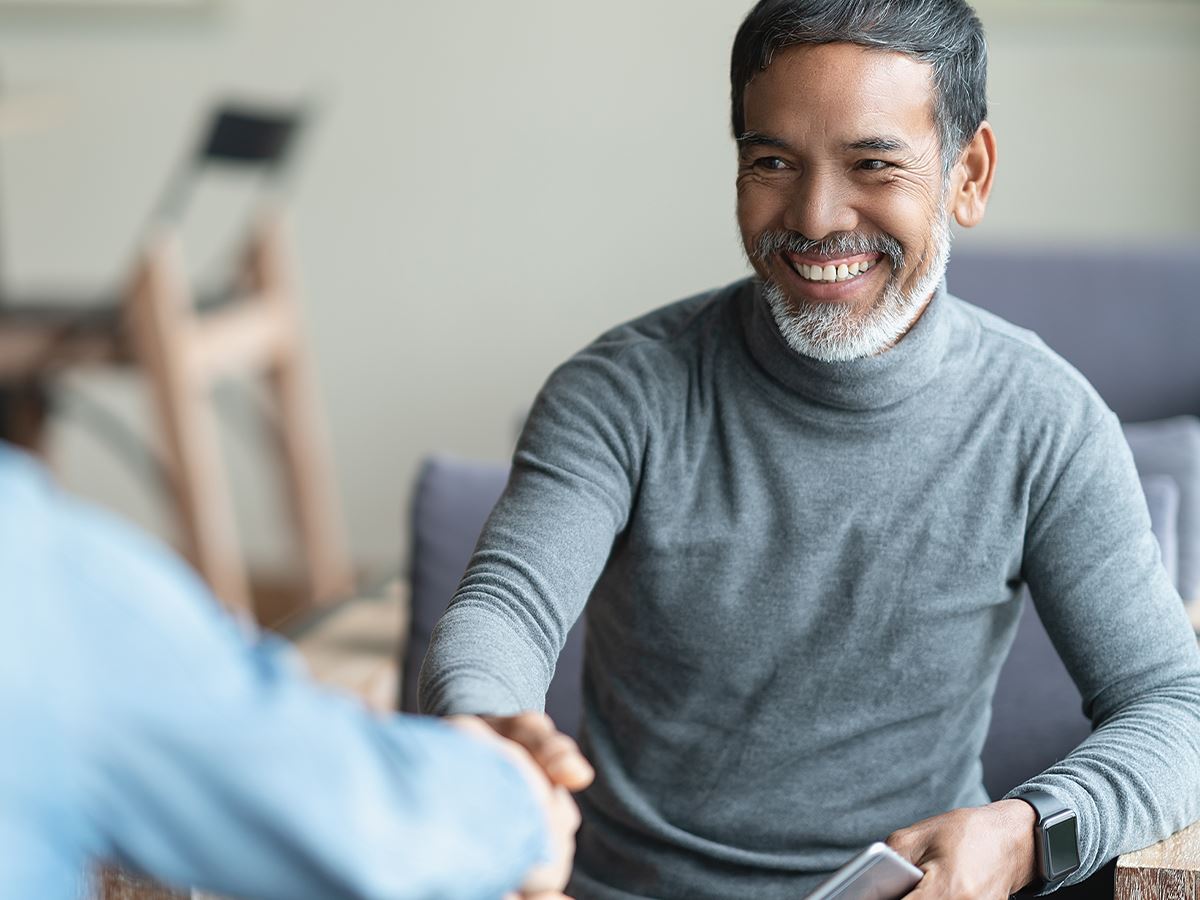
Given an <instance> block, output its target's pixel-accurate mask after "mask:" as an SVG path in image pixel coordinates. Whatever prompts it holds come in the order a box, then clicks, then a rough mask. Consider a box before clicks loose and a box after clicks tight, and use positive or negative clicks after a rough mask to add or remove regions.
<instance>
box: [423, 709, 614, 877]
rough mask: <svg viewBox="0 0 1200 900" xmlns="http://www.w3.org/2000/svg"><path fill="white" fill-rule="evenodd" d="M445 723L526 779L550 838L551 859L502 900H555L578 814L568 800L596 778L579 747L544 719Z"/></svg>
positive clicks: (525, 716)
mask: <svg viewBox="0 0 1200 900" xmlns="http://www.w3.org/2000/svg"><path fill="white" fill-rule="evenodd" d="M446 721H447V722H448V723H449V724H451V725H453V726H455V727H456V728H459V729H461V730H462V731H465V732H467V733H468V734H470V735H471V736H473V737H475V738H476V739H478V740H480V741H483V742H484V743H487V744H489V745H490V746H492V747H493V748H494V749H496V750H497V751H498V752H499V753H501V754H502V755H503V756H504V757H505V758H507V759H508V760H509V761H510V762H511V763H512V764H513V765H515V766H516V767H517V770H518V771H520V772H521V774H522V775H524V776H525V780H526V781H527V782H529V785H530V788H531V789H532V790H533V794H534V796H535V797H536V798H537V800H538V805H539V806H541V808H542V812H543V814H544V816H545V819H546V826H547V830H548V831H549V833H550V846H551V853H552V856H551V859H550V860H549V861H548V862H546V863H544V864H542V865H539V866H536V867H535V868H534V869H532V870H531V871H530V872H528V873H527V874H526V876H525V881H524V882H523V883H522V884H521V889H520V893H518V894H513V895H510V896H509V897H508V898H506V900H513V898H517V897H519V898H524V900H560V898H563V896H564V895H563V893H562V892H563V889H564V888H565V887H566V885H567V879H569V878H570V876H571V864H572V862H573V860H574V858H575V832H576V831H577V830H578V829H579V809H578V807H576V806H575V801H574V800H572V799H571V794H572V793H575V792H578V791H582V790H583V789H584V788H586V787H587V786H588V785H589V784H591V783H592V778H593V776H594V775H595V772H593V771H592V767H591V766H590V765H589V764H588V761H587V760H586V759H584V758H583V754H582V753H581V752H580V751H579V747H578V745H576V743H575V741H573V740H572V739H571V738H569V737H567V736H566V735H565V734H563V733H562V732H560V731H559V730H558V729H557V728H555V727H554V723H553V722H552V721H550V717H549V716H547V715H545V714H544V713H538V712H526V713H520V714H518V715H515V716H486V717H479V716H450V717H449V718H447V719H446Z"/></svg>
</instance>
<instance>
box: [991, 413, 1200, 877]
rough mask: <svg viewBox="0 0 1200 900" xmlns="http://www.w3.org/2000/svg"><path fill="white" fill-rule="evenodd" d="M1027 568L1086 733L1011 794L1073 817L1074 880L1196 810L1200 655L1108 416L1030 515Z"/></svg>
mask: <svg viewBox="0 0 1200 900" xmlns="http://www.w3.org/2000/svg"><path fill="white" fill-rule="evenodd" d="M1026 548H1027V549H1026V559H1025V570H1026V571H1025V574H1026V578H1027V580H1028V583H1029V586H1030V590H1031V592H1032V593H1033V597H1034V600H1035V603H1036V604H1037V608H1038V613H1039V615H1040V616H1041V619H1042V622H1043V623H1044V624H1045V626H1046V630H1047V632H1048V633H1049V635H1050V637H1051V639H1052V640H1053V642H1054V645H1055V647H1056V649H1057V650H1058V652H1059V654H1060V655H1061V656H1062V658H1063V662H1064V663H1065V664H1066V666H1067V669H1068V671H1069V672H1070V673H1071V677H1072V678H1073V679H1074V680H1075V683H1076V685H1077V686H1078V687H1079V690H1080V693H1081V694H1082V696H1083V699H1084V712H1085V713H1086V714H1087V715H1088V716H1089V717H1090V718H1091V720H1092V722H1093V724H1094V726H1095V731H1094V732H1093V734H1092V735H1091V736H1089V737H1088V738H1087V740H1085V741H1084V742H1083V743H1082V744H1081V745H1080V746H1079V748H1078V749H1076V750H1075V751H1074V752H1072V753H1071V754H1070V755H1068V756H1067V758H1066V759H1064V760H1062V761H1061V762H1060V763H1058V764H1056V765H1054V766H1052V767H1051V768H1050V769H1048V770H1047V771H1046V772H1044V773H1043V774H1041V775H1039V776H1037V777H1036V778H1033V779H1031V780H1030V781H1029V782H1027V783H1026V784H1024V785H1021V786H1020V787H1018V788H1017V789H1015V790H1014V791H1013V792H1011V793H1010V796H1017V795H1019V794H1021V793H1022V792H1024V791H1027V790H1032V789H1039V790H1044V791H1046V792H1048V793H1050V794H1052V795H1054V796H1055V797H1057V798H1058V799H1060V800H1061V801H1062V802H1064V803H1065V804H1067V805H1068V806H1069V807H1070V808H1071V809H1073V810H1074V811H1075V813H1076V815H1077V816H1078V817H1079V849H1080V857H1081V867H1080V870H1079V872H1078V873H1077V874H1076V875H1075V876H1073V877H1072V878H1071V879H1069V882H1070V883H1074V882H1075V881H1079V880H1081V879H1082V878H1084V877H1086V876H1087V875H1089V874H1091V873H1092V872H1094V871H1095V870H1096V869H1097V868H1099V867H1100V866H1101V865H1103V864H1104V863H1105V862H1107V861H1108V860H1110V859H1112V858H1114V857H1115V856H1117V855H1119V854H1120V853H1123V852H1126V851H1129V850H1134V849H1136V848H1138V847H1143V846H1146V845H1148V844H1151V843H1153V842H1155V841H1157V840H1160V839H1161V838H1164V837H1166V836H1167V835H1169V834H1171V833H1173V832H1175V831H1178V830H1179V829H1180V828H1182V827H1184V826H1185V825H1187V824H1188V823H1189V822H1192V821H1195V820H1196V819H1197V818H1200V763H1198V760H1200V650H1198V649H1197V646H1196V640H1195V637H1194V635H1193V634H1192V631H1191V628H1190V627H1189V624H1188V621H1187V616H1186V614H1185V612H1184V609H1183V603H1182V601H1181V599H1180V597H1179V594H1178V592H1177V591H1176V590H1175V589H1174V588H1173V586H1172V585H1171V584H1170V582H1169V580H1168V578H1167V575H1166V572H1165V571H1164V569H1163V565H1162V560H1161V555H1160V551H1159V548H1158V545H1157V543H1156V541H1155V539H1154V536H1153V534H1152V533H1151V530H1150V520H1149V515H1148V512H1147V510H1146V503H1145V500H1144V498H1143V496H1142V493H1141V490H1140V487H1139V483H1138V479H1137V473H1136V470H1135V469H1134V465H1133V459H1132V457H1131V454H1130V452H1129V449H1128V446H1127V445H1126V443H1125V440H1124V438H1123V436H1122V434H1121V430H1120V426H1119V425H1118V423H1117V420H1116V418H1115V416H1113V415H1112V414H1111V413H1107V414H1105V416H1104V417H1103V418H1102V420H1101V421H1099V422H1098V423H1097V424H1096V425H1095V426H1094V427H1093V429H1092V430H1091V432H1090V433H1089V434H1088V435H1087V437H1086V438H1085V439H1084V440H1083V442H1082V443H1081V444H1080V446H1079V447H1078V449H1077V450H1076V451H1075V453H1074V455H1073V456H1072V458H1071V459H1070V460H1069V461H1068V462H1067V463H1066V464H1065V466H1064V467H1063V469H1062V471H1061V473H1060V474H1059V475H1058V478H1057V480H1056V482H1055V483H1054V484H1053V486H1052V488H1051V489H1050V491H1049V494H1048V496H1047V497H1046V499H1045V501H1044V502H1043V503H1042V505H1041V507H1040V509H1039V510H1037V511H1036V514H1035V515H1034V516H1033V518H1032V519H1031V521H1030V525H1029V529H1028V533H1027V541H1026Z"/></svg>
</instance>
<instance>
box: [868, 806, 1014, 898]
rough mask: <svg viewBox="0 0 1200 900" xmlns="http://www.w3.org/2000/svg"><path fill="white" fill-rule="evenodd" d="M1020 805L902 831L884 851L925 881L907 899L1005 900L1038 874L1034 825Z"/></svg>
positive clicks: (968, 812) (976, 810)
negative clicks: (900, 859) (902, 860)
mask: <svg viewBox="0 0 1200 900" xmlns="http://www.w3.org/2000/svg"><path fill="white" fill-rule="evenodd" d="M1035 821H1036V816H1035V814H1034V811H1033V807H1031V806H1030V805H1029V804H1028V803H1026V802H1025V801H1023V800H1001V801H999V802H998V803H990V804H988V805H987V806H977V807H973V808H971V809H955V810H952V811H950V812H948V813H944V814H942V815H940V816H934V817H932V818H930V819H925V820H924V821H921V822H918V823H917V824H915V825H911V826H909V827H908V828H902V829H900V830H899V831H897V832H896V833H895V834H893V835H892V836H891V837H889V838H888V839H887V843H888V846H890V847H891V848H892V849H893V850H895V851H896V852H897V853H899V854H900V855H901V856H903V857H904V858H905V859H907V860H908V861H909V862H911V863H912V864H913V865H915V866H916V867H917V868H919V869H921V870H922V871H923V872H924V873H925V877H924V878H922V879H921V883H920V884H918V885H917V886H916V887H915V888H913V890H912V892H911V893H909V894H907V895H906V896H907V898H909V900H942V898H945V900H1006V898H1008V897H1009V896H1010V895H1011V894H1015V893H1016V892H1017V891H1019V890H1020V889H1021V888H1023V887H1025V885H1027V884H1029V883H1030V882H1031V881H1033V879H1034V878H1035V877H1036V875H1037V860H1036V857H1035V855H1034V854H1035V851H1034V842H1033V841H1034V838H1033V826H1034V823H1035Z"/></svg>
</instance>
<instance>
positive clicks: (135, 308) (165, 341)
mask: <svg viewBox="0 0 1200 900" xmlns="http://www.w3.org/2000/svg"><path fill="white" fill-rule="evenodd" d="M205 118H206V121H205V122H204V125H203V128H202V130H201V135H200V140H199V142H198V143H197V145H196V147H195V149H194V150H193V151H191V152H190V153H188V154H187V156H186V157H185V159H184V160H183V163H182V164H181V165H180V166H179V167H178V168H177V169H176V170H175V171H174V173H173V174H172V176H171V177H170V178H169V180H168V182H167V185H166V188H165V190H164V191H163V192H162V194H161V195H160V197H159V199H158V201H157V203H156V204H155V208H154V211H153V213H152V215H151V218H150V222H149V224H148V225H147V226H146V227H145V228H144V229H143V232H144V237H143V238H142V239H141V240H140V242H139V244H140V246H139V249H138V251H137V254H136V262H135V263H134V266H133V271H132V273H131V274H130V275H128V276H127V277H126V279H125V280H126V284H125V286H124V287H123V288H121V289H118V290H115V291H114V292H113V293H111V294H105V293H101V292H99V291H93V292H91V293H89V294H84V293H80V294H71V293H64V292H62V291H58V292H53V293H43V294H38V295H34V296H33V297H29V296H15V297H14V296H11V295H8V294H7V293H0V436H3V437H5V438H7V439H8V440H10V441H13V442H15V443H17V444H20V445H23V446H25V447H27V448H28V449H30V450H32V451H34V452H38V453H42V454H45V453H46V452H47V451H48V450H49V446H48V444H47V443H46V441H45V440H44V431H45V425H46V422H47V420H48V418H49V413H50V412H51V411H52V409H53V407H54V405H55V404H54V402H53V398H54V397H55V396H56V395H57V394H58V393H59V385H58V384H57V382H59V381H60V380H62V378H63V376H65V375H66V374H69V373H71V372H72V371H73V370H76V369H79V370H80V371H81V373H82V374H83V375H86V374H89V373H93V372H94V371H95V367H96V366H97V365H102V364H109V365H112V364H116V365H125V366H130V367H132V368H134V369H136V370H138V371H139V372H140V374H141V375H142V377H143V379H144V381H145V382H146V384H147V386H148V387H149V389H150V393H151V395H152V396H153V399H154V401H155V407H156V412H157V424H158V426H159V428H158V431H159V432H160V434H159V436H158V437H159V440H157V441H154V442H152V444H151V445H150V447H141V446H138V442H137V440H136V438H132V439H131V438H130V435H129V432H128V431H127V430H126V429H123V428H122V427H121V426H120V424H119V422H118V420H117V419H116V418H115V417H113V416H111V415H107V414H106V412H105V411H104V410H103V408H102V407H93V410H94V417H95V418H96V419H97V421H98V422H99V423H100V424H101V425H102V426H103V427H102V428H100V429H98V430H97V431H98V433H99V435H101V436H104V435H106V434H107V435H109V436H112V435H113V434H114V432H115V436H116V440H113V441H111V443H112V444H113V445H114V448H115V449H117V450H124V451H125V453H126V455H132V460H131V461H132V462H133V463H134V464H135V466H136V465H137V464H141V466H140V468H141V469H142V470H144V471H142V472H138V473H135V477H143V476H144V475H146V474H155V473H156V472H157V470H159V469H161V470H162V472H161V477H159V478H158V479H157V480H158V481H159V482H162V484H161V486H162V487H164V488H166V489H167V492H168V493H169V494H170V496H171V497H172V499H173V501H174V513H175V520H176V523H177V525H178V526H179V533H180V539H181V543H182V545H183V549H184V552H185V553H186V555H187V556H188V558H189V559H190V560H191V561H192V563H193V564H194V565H195V566H196V568H197V570H198V571H199V572H200V574H201V575H202V576H204V578H205V579H206V580H207V581H208V582H209V584H210V585H211V586H212V587H213V589H214V591H215V593H216V594H217V596H218V597H220V598H222V600H224V601H225V602H226V603H227V604H229V605H230V606H231V607H234V608H239V609H243V610H254V611H257V612H258V613H259V615H260V617H261V618H263V619H264V620H265V621H268V622H273V621H274V620H275V619H277V618H278V617H280V616H281V615H282V614H286V612H292V611H294V610H284V611H281V610H275V609H270V608H268V607H267V606H266V605H265V604H255V603H253V601H252V597H251V586H250V580H249V579H248V577H247V573H246V567H245V566H244V565H243V562H242V558H241V553H240V551H239V548H238V542H237V533H236V526H235V523H234V517H233V513H232V508H233V507H232V496H231V492H230V486H229V484H228V481H227V479H226V476H225V467H224V465H223V462H222V459H221V453H220V447H219V445H218V440H217V434H218V432H217V422H216V417H215V416H214V415H213V410H212V396H213V391H214V388H215V386H216V385H217V384H218V383H220V382H223V381H226V380H228V379H229V378H231V377H232V376H243V377H245V376H254V377H260V378H261V379H262V380H263V381H264V382H265V383H266V385H267V388H268V396H269V399H270V401H271V403H270V406H271V409H270V410H268V411H267V412H268V415H267V416H266V417H265V418H267V419H268V420H269V424H270V425H271V426H273V428H271V429H269V430H270V437H271V439H270V440H269V442H268V444H269V448H270V449H271V450H273V451H274V455H275V457H276V460H275V462H276V466H275V468H277V469H278V470H279V471H280V472H281V473H282V474H283V475H284V478H285V484H286V494H287V500H288V507H289V509H290V511H291V513H292V525H293V531H294V534H295V536H296V538H297V543H298V545H299V547H300V549H301V552H300V553H297V554H295V557H294V558H295V566H296V568H298V569H303V570H304V571H305V575H306V576H307V577H306V579H305V582H304V589H305V590H304V594H305V596H304V604H303V605H308V604H311V603H313V602H319V601H321V600H328V599H332V598H334V597H338V596H342V597H344V596H347V595H349V594H351V593H352V592H353V574H352V568H351V565H350V562H349V559H348V557H347V552H346V547H345V540H344V537H343V534H342V530H341V513H340V509H339V507H338V503H337V500H336V497H337V492H336V490H335V489H334V483H333V478H332V473H331V471H330V467H329V463H328V461H327V459H326V453H325V436H324V433H323V431H322V428H321V425H320V417H319V415H318V407H317V404H316V402H315V400H316V398H315V396H314V394H313V388H312V384H311V381H312V376H311V374H310V368H311V367H310V364H309V359H308V351H307V348H306V345H305V342H304V340H303V337H302V335H301V329H300V324H299V316H298V313H297V280H298V279H297V274H296V272H295V265H294V262H293V260H292V254H291V251H290V246H289V242H288V238H287V231H286V228H285V226H284V223H283V221H282V215H283V211H282V200H283V191H282V187H283V185H285V184H286V180H287V175H288V174H289V173H290V171H291V164H292V162H293V159H294V156H295V144H296V143H297V138H298V135H299V132H300V131H301V129H302V127H303V125H304V124H305V119H306V118H307V116H306V110H305V109H303V108H301V107H297V108H295V109H281V108H263V107H247V106H244V105H231V104H220V105H217V106H216V107H215V108H214V109H213V110H212V112H211V113H210V114H209V115H207V116H206V117H205ZM214 169H216V170H222V169H226V170H228V169H233V170H236V171H237V172H238V173H239V174H241V175H245V174H247V173H249V174H251V175H253V176H257V178H256V181H257V184H256V185H255V186H256V187H257V188H258V191H257V192H256V193H261V194H263V195H265V196H264V197H259V198H258V199H257V200H256V203H255V207H254V212H253V221H252V222H251V223H250V226H249V228H245V226H244V223H239V224H242V225H243V229H242V230H243V231H244V236H243V237H242V238H241V240H240V241H239V242H238V243H237V244H236V245H235V251H234V252H235V255H236V257H237V262H236V263H235V264H233V265H231V266H230V267H229V271H227V272H224V273H222V282H221V286H220V287H219V288H218V289H216V290H214V291H211V292H209V293H208V294H207V295H206V296H204V297H197V296H196V291H195V290H193V288H192V286H191V285H190V284H189V280H188V275H187V271H186V268H185V266H184V261H183V255H182V253H183V251H182V248H181V247H180V241H179V237H178V234H179V232H180V231H181V230H182V225H183V222H184V221H185V220H186V214H187V212H188V208H189V206H190V201H191V199H192V197H193V195H194V194H195V193H196V188H197V184H198V182H201V181H202V180H203V179H204V177H205V176H206V175H208V174H209V173H210V172H211V171H212V170H214ZM231 224H232V223H231ZM96 411H98V412H96ZM154 446H157V447H158V451H157V454H156V453H155V451H154V449H152V448H153V447H154ZM131 449H132V454H130V451H131ZM156 456H158V457H161V464H159V463H158V461H157V460H156Z"/></svg>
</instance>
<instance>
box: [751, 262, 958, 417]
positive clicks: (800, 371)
mask: <svg viewBox="0 0 1200 900" xmlns="http://www.w3.org/2000/svg"><path fill="white" fill-rule="evenodd" d="M752 284H753V289H752V290H749V291H746V292H745V294H744V295H743V297H744V300H743V302H742V314H741V315H742V328H743V331H744V333H745V335H746V344H747V346H748V347H749V350H750V353H751V355H752V356H753V357H754V359H755V360H756V361H757V362H758V364H759V365H760V366H762V367H763V368H764V369H765V370H766V371H767V372H768V373H769V374H770V375H771V376H772V377H773V378H775V380H777V381H778V382H779V383H780V384H782V385H783V386H784V387H786V388H788V389H789V390H792V391H794V392H795V393H797V394H800V395H801V396H803V397H805V398H806V399H808V400H811V401H813V402H815V403H820V404H822V405H825V406H831V407H835V408H838V409H850V410H869V409H882V408H884V407H887V406H892V405H893V404H896V403H899V402H900V401H901V400H904V399H905V398H907V397H909V396H911V395H912V394H914V393H916V392H917V391H918V390H919V389H920V388H922V387H924V386H925V385H926V384H927V383H928V382H929V381H930V380H931V379H932V378H933V377H934V376H935V375H936V374H937V372H938V367H939V366H940V365H941V363H942V361H943V359H944V358H945V356H946V352H947V349H948V347H949V344H950V331H951V323H950V321H949V318H950V317H949V316H948V315H947V311H946V307H947V305H948V301H947V300H946V282H945V279H943V280H942V282H941V284H939V285H938V287H937V289H936V290H935V291H934V293H933V298H932V299H931V300H930V301H929V304H928V306H926V308H925V312H924V313H923V314H922V315H921V317H920V319H918V320H917V322H916V324H915V325H913V327H912V328H911V329H909V331H908V333H907V334H905V335H904V337H902V338H901V339H900V341H899V342H898V343H897V344H896V346H894V347H892V348H891V349H890V350H887V351H885V352H884V353H881V354H879V355H878V356H871V357H867V358H865V359H852V360H848V361H846V362H822V361H821V360H817V359H812V358H810V357H807V356H802V355H801V354H799V353H797V352H796V351H795V350H793V349H792V348H791V347H789V346H788V344H787V342H786V341H785V340H784V339H783V335H782V334H780V333H779V326H778V325H776V324H775V317H774V316H772V315H771V310H770V307H769V306H768V305H767V301H766V299H765V298H764V297H763V294H762V285H761V283H759V282H758V281H757V280H755V281H754V282H753V283H752Z"/></svg>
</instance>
